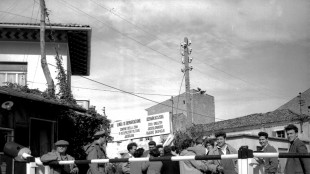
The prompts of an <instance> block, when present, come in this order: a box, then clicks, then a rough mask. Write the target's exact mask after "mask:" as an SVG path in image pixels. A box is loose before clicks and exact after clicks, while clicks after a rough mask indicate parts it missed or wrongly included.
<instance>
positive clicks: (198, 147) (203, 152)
mask: <svg viewBox="0 0 310 174" xmlns="http://www.w3.org/2000/svg"><path fill="white" fill-rule="evenodd" d="M187 150H190V151H194V152H195V153H196V155H206V152H207V151H206V148H205V147H204V146H203V145H201V144H198V145H196V146H194V147H189V148H187Z"/></svg>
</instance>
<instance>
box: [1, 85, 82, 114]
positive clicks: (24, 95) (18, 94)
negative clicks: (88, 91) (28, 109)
mask: <svg viewBox="0 0 310 174" xmlns="http://www.w3.org/2000/svg"><path fill="white" fill-rule="evenodd" d="M0 95H10V96H14V97H17V98H23V99H26V100H32V101H38V102H42V103H49V104H53V105H58V106H63V107H67V108H70V109H73V110H76V111H80V112H86V110H85V109H83V108H81V107H80V106H78V105H76V106H73V105H68V104H64V103H61V102H60V101H57V100H54V99H46V98H44V97H43V96H40V95H37V94H32V93H26V92H23V91H18V90H15V89H11V88H9V87H4V86H3V87H2V86H0Z"/></svg>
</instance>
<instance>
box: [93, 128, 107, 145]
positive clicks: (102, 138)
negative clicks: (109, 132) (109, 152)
mask: <svg viewBox="0 0 310 174" xmlns="http://www.w3.org/2000/svg"><path fill="white" fill-rule="evenodd" d="M94 139H95V142H96V144H99V145H100V146H101V145H103V144H104V143H106V132H105V130H101V131H97V132H96V133H95V134H94Z"/></svg>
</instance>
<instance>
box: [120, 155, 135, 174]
mask: <svg viewBox="0 0 310 174" xmlns="http://www.w3.org/2000/svg"><path fill="white" fill-rule="evenodd" d="M123 158H133V156H132V155H131V154H129V153H127V154H125V155H124V157H123ZM121 164H122V170H123V173H125V174H129V173H130V162H125V163H121Z"/></svg>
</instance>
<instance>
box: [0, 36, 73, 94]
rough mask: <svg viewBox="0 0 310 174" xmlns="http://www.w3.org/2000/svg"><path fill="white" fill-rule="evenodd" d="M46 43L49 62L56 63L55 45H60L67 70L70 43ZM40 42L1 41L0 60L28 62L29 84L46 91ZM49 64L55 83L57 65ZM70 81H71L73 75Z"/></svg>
mask: <svg viewBox="0 0 310 174" xmlns="http://www.w3.org/2000/svg"><path fill="white" fill-rule="evenodd" d="M56 44H57V45H55V44H52V43H46V54H47V56H46V59H47V63H49V64H52V65H55V66H56V61H55V55H56V52H55V48H54V47H55V46H57V47H59V48H58V50H59V54H60V55H62V57H63V66H64V68H65V70H67V67H68V64H67V55H68V45H67V44H66V43H56ZM40 59H41V56H40V44H39V42H12V41H11V42H3V41H0V61H10V62H11V61H13V62H27V63H28V65H27V66H28V67H27V77H26V79H27V81H28V82H27V85H28V87H29V88H32V89H36V88H38V89H40V90H41V91H44V90H45V89H46V88H47V85H46V83H47V82H46V80H45V76H44V74H43V70H42V67H41V60H40ZM52 65H48V66H49V69H50V73H51V76H52V78H53V79H54V83H55V84H56V83H57V80H56V76H57V72H56V67H55V66H52ZM0 71H1V69H0ZM68 77H69V81H71V80H70V79H71V76H68Z"/></svg>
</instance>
